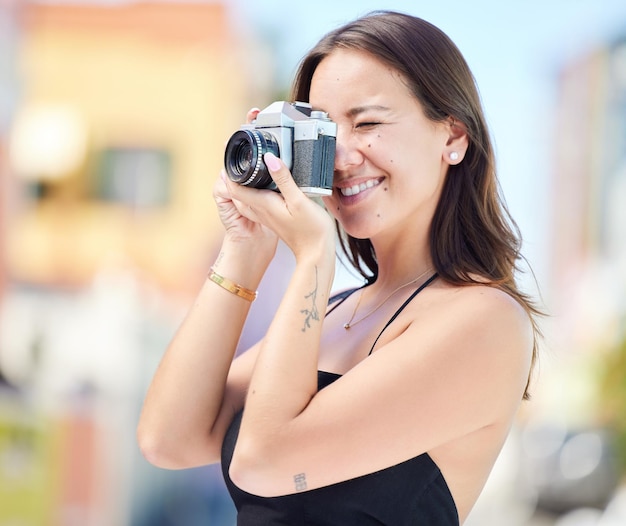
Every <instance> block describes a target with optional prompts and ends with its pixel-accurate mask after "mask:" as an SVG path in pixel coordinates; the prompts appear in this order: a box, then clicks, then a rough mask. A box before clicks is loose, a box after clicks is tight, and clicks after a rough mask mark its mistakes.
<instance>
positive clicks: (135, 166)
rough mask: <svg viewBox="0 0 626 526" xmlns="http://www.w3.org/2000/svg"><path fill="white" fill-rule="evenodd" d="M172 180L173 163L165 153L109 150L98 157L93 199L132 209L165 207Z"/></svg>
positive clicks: (142, 150)
mask: <svg viewBox="0 0 626 526" xmlns="http://www.w3.org/2000/svg"><path fill="white" fill-rule="evenodd" d="M171 179H172V161H171V156H170V154H169V152H167V151H166V150H163V149H158V148H132V147H111V148H107V149H105V150H104V151H103V152H102V153H101V155H100V156H99V160H98V165H97V167H96V172H95V185H94V190H95V195H94V197H95V198H96V199H98V200H102V201H108V202H114V203H120V204H125V205H128V206H130V207H133V208H147V207H155V206H156V207H159V206H165V205H167V204H168V202H169V200H170V194H171Z"/></svg>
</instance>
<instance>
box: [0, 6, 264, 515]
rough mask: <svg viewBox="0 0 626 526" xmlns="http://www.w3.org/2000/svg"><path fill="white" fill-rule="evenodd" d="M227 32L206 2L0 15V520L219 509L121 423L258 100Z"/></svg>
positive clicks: (186, 281) (199, 273)
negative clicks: (229, 145)
mask: <svg viewBox="0 0 626 526" xmlns="http://www.w3.org/2000/svg"><path fill="white" fill-rule="evenodd" d="M241 24H242V22H241V21H240V20H239V19H238V18H237V17H236V13H233V12H231V10H230V8H229V6H228V4H227V3H225V2H218V1H216V2H213V3H209V2H203V3H198V2H193V1H190V2H184V1H183V2H134V1H127V2H125V1H122V2H111V3H102V2H88V1H85V2H82V3H80V2H67V3H63V2H51V1H46V2H41V3H38V2H36V1H32V0H31V1H19V0H14V1H4V0H2V1H0V307H2V308H1V309H0V375H3V374H4V375H5V376H6V377H7V378H8V379H9V384H7V385H10V384H13V385H10V387H6V388H5V387H3V386H1V385H0V460H1V461H0V525H1V526H4V525H8V524H21V525H25V526H44V525H45V526H48V525H50V526H56V525H62V526H73V525H77V526H89V525H99V524H115V525H116V526H122V525H124V524H131V523H132V524H137V525H143V524H150V525H151V526H155V525H157V524H162V525H165V524H176V522H171V521H172V520H174V521H176V520H183V517H188V520H186V521H185V524H190V525H192V524H195V522H193V521H194V520H199V521H200V520H202V521H204V522H202V523H206V521H207V520H209V521H210V522H211V523H213V521H214V520H217V519H215V517H217V516H218V515H219V513H222V514H223V513H226V514H228V513H232V511H231V510H230V509H226V510H225V511H224V510H222V509H221V507H223V500H222V497H221V494H220V493H219V488H218V489H216V487H217V485H218V484H219V481H218V478H219V477H217V476H216V475H215V473H214V470H202V471H200V472H198V471H195V472H193V471H192V472H190V473H179V474H176V475H174V474H172V473H169V472H164V471H162V470H157V469H156V468H152V467H151V466H148V465H147V463H145V461H143V460H142V459H141V458H140V457H139V454H138V451H137V446H136V442H135V437H134V428H135V425H136V419H137V413H138V409H139V406H140V403H141V398H142V397H143V394H144V393H145V387H146V384H147V382H148V380H149V377H150V376H151V374H152V372H153V370H154V367H155V364H156V363H157V361H158V359H159V357H160V355H161V354H162V352H163V350H164V348H165V346H166V344H167V341H168V339H169V338H170V337H171V334H172V331H173V330H174V328H175V326H176V324H177V323H178V321H179V315H180V314H181V309H183V308H185V307H186V302H188V301H189V298H190V294H191V293H192V292H194V291H195V290H196V289H197V286H198V284H199V283H200V282H201V281H202V280H203V278H204V275H205V273H206V269H207V268H208V265H209V264H210V262H211V261H212V259H213V257H214V250H215V246H216V243H217V242H218V241H219V236H220V232H221V228H218V225H217V216H216V212H215V208H214V204H213V200H212V196H211V194H212V187H213V183H214V180H215V178H216V177H217V176H218V174H219V171H220V169H221V166H222V157H223V149H224V144H225V141H226V140H227V139H228V137H229V136H230V134H232V132H233V131H234V130H235V129H236V128H238V127H239V126H240V125H241V123H242V121H243V120H244V118H245V113H246V111H247V109H248V108H249V107H251V106H252V105H260V104H263V102H264V101H269V99H270V96H271V95H270V92H271V89H272V84H271V83H272V79H271V77H270V76H269V75H268V74H267V70H268V69H269V68H267V67H266V66H267V65H268V63H269V54H268V53H267V52H266V51H265V46H264V45H263V43H262V42H254V39H255V37H254V34H253V32H252V31H251V30H250V28H246V27H242V25H241ZM260 73H261V74H260ZM173 496H177V497H176V499H174V497H173ZM194 506H195V507H194ZM231 506H232V505H231ZM198 509H201V510H202V512H201V513H195V511H194V510H198ZM218 523H219V522H218Z"/></svg>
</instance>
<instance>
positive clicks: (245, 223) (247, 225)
mask: <svg viewBox="0 0 626 526" xmlns="http://www.w3.org/2000/svg"><path fill="white" fill-rule="evenodd" d="M259 111H260V110H259V109H258V108H253V109H251V110H250V111H249V112H248V114H247V116H246V122H247V123H248V124H250V123H251V122H252V121H253V120H254V119H255V118H256V116H257V115H258V113H259ZM227 183H228V177H227V175H226V172H225V171H224V170H223V169H222V171H221V173H220V177H219V178H218V180H217V182H216V183H215V186H214V188H213V199H214V200H215V203H216V205H217V211H218V214H219V217H220V220H221V222H222V224H223V225H224V228H225V230H226V236H227V238H230V239H232V240H233V241H235V242H241V241H246V240H254V241H264V240H265V241H267V242H268V244H272V243H273V244H274V248H275V244H276V241H277V238H276V235H275V234H274V233H273V232H271V231H270V230H268V229H267V228H265V227H264V226H263V225H262V224H260V223H259V222H258V221H256V220H255V219H254V217H253V215H252V214H251V213H250V211H249V210H246V205H244V204H243V203H241V202H238V201H237V200H236V199H234V198H233V196H232V195H231V192H230V190H229V187H228V184H227Z"/></svg>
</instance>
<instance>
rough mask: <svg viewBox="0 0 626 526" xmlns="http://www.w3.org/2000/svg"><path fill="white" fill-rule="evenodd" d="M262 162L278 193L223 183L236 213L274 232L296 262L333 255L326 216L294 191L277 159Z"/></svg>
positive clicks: (269, 156) (330, 227)
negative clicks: (302, 259)
mask: <svg viewBox="0 0 626 526" xmlns="http://www.w3.org/2000/svg"><path fill="white" fill-rule="evenodd" d="M264 161H265V165H266V166H267V168H268V170H269V172H270V175H271V176H272V179H273V180H274V182H275V183H276V186H277V187H278V189H279V191H280V193H278V192H274V191H272V190H259V189H253V188H247V187H245V186H241V185H238V184H236V183H233V182H232V181H230V180H225V181H224V183H225V184H226V187H227V189H228V192H229V195H230V196H231V198H232V199H233V202H234V203H236V206H237V210H238V212H239V213H240V214H241V215H242V216H244V217H245V218H246V219H247V221H250V222H251V223H255V224H256V225H257V227H258V228H267V229H269V230H271V231H272V232H274V233H276V235H278V237H280V238H281V239H282V240H283V241H284V242H285V244H286V245H287V246H288V247H289V248H290V249H291V250H292V252H293V253H294V255H295V257H296V261H298V260H299V259H300V258H302V257H305V256H306V255H307V254H308V253H311V254H312V255H314V257H318V256H319V254H320V251H322V252H323V253H330V254H332V255H333V256H334V252H335V230H334V224H333V220H332V218H331V217H330V215H329V214H328V213H327V212H326V211H325V210H324V208H323V207H321V206H320V205H318V204H317V203H315V202H314V201H312V200H311V199H309V198H308V197H307V196H306V195H305V194H304V193H303V192H302V190H301V189H300V188H298V186H297V185H296V183H295V181H294V180H293V177H292V175H291V173H290V171H289V170H288V169H287V167H286V166H285V164H284V163H283V162H282V161H281V160H280V159H278V158H277V157H276V156H275V155H273V154H271V153H267V154H265V156H264Z"/></svg>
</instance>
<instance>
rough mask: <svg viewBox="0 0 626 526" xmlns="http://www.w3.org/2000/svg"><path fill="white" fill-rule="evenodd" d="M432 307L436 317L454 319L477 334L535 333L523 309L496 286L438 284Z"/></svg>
mask: <svg viewBox="0 0 626 526" xmlns="http://www.w3.org/2000/svg"><path fill="white" fill-rule="evenodd" d="M430 307H431V309H432V310H431V314H432V316H433V317H444V318H453V319H454V321H455V323H456V324H457V325H458V326H459V327H464V326H471V327H474V328H475V330H477V331H480V330H486V329H489V328H497V327H506V328H507V329H509V330H513V333H512V334H519V336H523V335H524V334H528V335H529V336H530V335H531V333H532V325H531V320H530V317H529V315H528V313H527V312H526V310H525V309H524V307H523V306H522V305H521V304H520V303H519V302H518V301H517V300H516V299H515V298H514V297H513V296H511V295H510V294H508V293H507V292H505V291H504V290H502V289H500V288H498V287H495V286H491V285H483V284H476V285H463V286H458V285H450V284H447V283H443V284H439V286H437V287H436V288H433V294H432V297H431V301H430Z"/></svg>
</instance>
